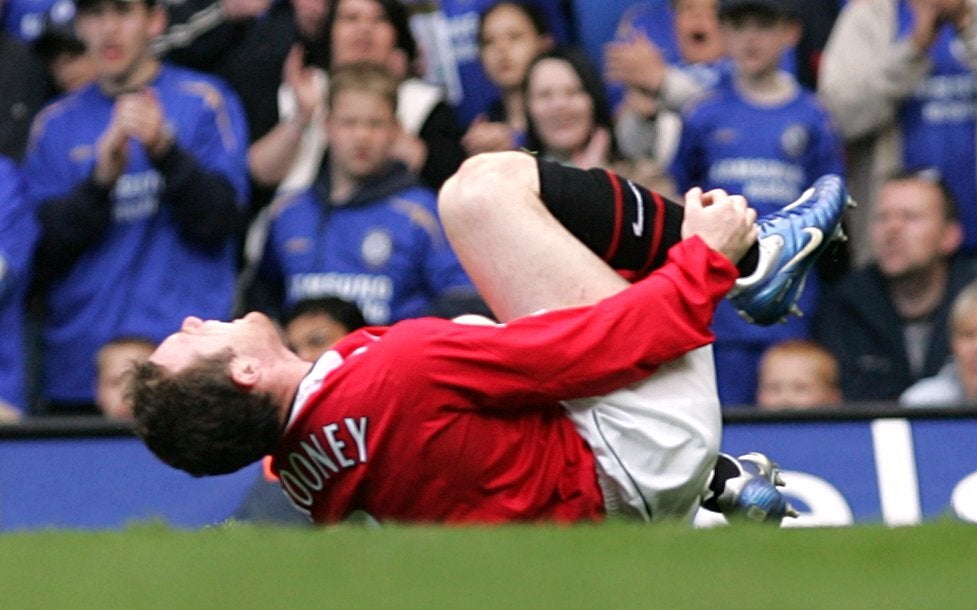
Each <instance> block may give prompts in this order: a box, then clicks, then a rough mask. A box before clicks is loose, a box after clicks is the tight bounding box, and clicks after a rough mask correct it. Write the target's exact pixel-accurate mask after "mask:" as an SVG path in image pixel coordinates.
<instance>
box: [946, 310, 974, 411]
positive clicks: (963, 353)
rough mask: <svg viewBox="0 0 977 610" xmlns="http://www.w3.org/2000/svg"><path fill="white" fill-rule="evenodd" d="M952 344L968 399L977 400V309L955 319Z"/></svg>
mask: <svg viewBox="0 0 977 610" xmlns="http://www.w3.org/2000/svg"><path fill="white" fill-rule="evenodd" d="M950 344H951V348H952V350H953V359H954V361H955V362H956V364H957V371H958V372H959V374H960V380H961V381H962V382H963V387H964V394H965V395H966V398H967V401H968V402H977V310H974V309H971V310H970V311H968V312H967V315H964V316H963V317H962V318H961V319H959V320H956V321H955V323H954V327H953V332H952V333H951V337H950Z"/></svg>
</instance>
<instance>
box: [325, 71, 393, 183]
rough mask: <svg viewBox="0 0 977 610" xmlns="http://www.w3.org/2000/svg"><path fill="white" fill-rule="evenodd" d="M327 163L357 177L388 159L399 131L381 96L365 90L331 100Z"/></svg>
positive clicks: (327, 127) (369, 172) (361, 176)
mask: <svg viewBox="0 0 977 610" xmlns="http://www.w3.org/2000/svg"><path fill="white" fill-rule="evenodd" d="M326 130H327V132H328V135H329V163H330V164H331V166H332V168H333V169H334V170H338V171H339V172H340V173H342V174H343V175H345V176H347V177H349V178H352V179H353V180H360V179H362V178H365V177H367V176H369V175H371V174H374V173H376V171H377V170H379V169H380V168H381V167H383V165H384V164H385V163H386V162H387V160H388V159H390V151H391V149H392V147H393V145H394V142H395V141H396V139H397V136H398V134H399V133H400V130H399V127H398V124H397V119H396V117H395V116H394V109H393V108H392V107H391V105H390V102H389V101H387V100H385V99H383V97H381V96H379V95H377V94H375V93H370V92H366V91H355V90H348V91H343V92H341V93H340V94H339V95H337V96H335V98H334V99H333V103H332V106H331V107H330V108H329V114H328V116H327V118H326Z"/></svg>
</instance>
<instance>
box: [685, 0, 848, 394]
mask: <svg viewBox="0 0 977 610" xmlns="http://www.w3.org/2000/svg"><path fill="white" fill-rule="evenodd" d="M719 16H720V21H721V28H722V32H723V36H724V38H725V41H726V50H727V53H728V55H729V57H730V58H731V60H732V61H733V64H734V67H733V70H734V73H733V75H732V78H730V79H729V81H728V83H724V84H721V85H720V86H718V87H717V88H716V89H714V90H713V91H712V92H711V93H709V94H707V95H706V96H705V97H703V98H701V99H700V100H698V101H697V102H696V103H694V104H692V105H690V107H689V108H687V109H686V111H685V112H684V113H683V129H682V137H681V139H680V142H679V147H678V151H677V152H676V156H675V159H674V162H673V164H672V176H673V178H674V179H675V182H676V185H677V187H678V189H679V191H680V192H685V191H686V190H688V189H689V188H691V187H692V186H701V187H703V188H705V189H712V188H720V189H724V190H726V191H727V192H730V193H742V194H743V195H744V196H746V198H747V199H748V200H749V202H750V205H751V206H752V207H754V208H756V210H757V212H758V213H759V214H761V215H763V214H769V213H771V212H774V211H776V210H777V209H780V208H782V207H783V205H784V204H783V202H785V201H793V200H795V199H797V198H799V197H801V195H802V193H803V192H804V189H805V188H806V187H807V185H808V184H810V183H811V182H813V181H814V179H816V178H817V177H818V176H820V175H822V174H831V173H833V174H840V173H841V172H842V156H841V148H840V144H839V142H838V139H837V137H836V135H835V133H834V130H833V128H832V126H831V124H830V120H829V117H828V115H827V113H826V112H825V111H824V110H823V109H822V108H821V106H820V105H819V104H818V102H817V100H816V99H815V97H814V95H813V94H812V93H810V92H808V91H806V90H805V89H804V88H803V87H802V86H801V85H800V84H799V83H798V81H797V79H796V78H795V77H794V76H793V75H791V74H790V73H788V72H786V71H784V70H783V69H781V67H780V62H781V56H782V55H783V53H784V51H786V50H787V49H789V48H791V47H793V46H794V45H796V44H797V41H798V40H799V38H800V35H801V24H800V22H799V20H798V12H797V7H796V5H794V4H793V2H792V1H790V0H721V2H720V3H719ZM812 280H815V278H813V277H810V278H808V286H807V290H806V293H805V295H804V297H803V298H802V300H801V309H803V310H804V311H807V312H810V311H812V310H813V305H814V301H815V299H816V294H817V290H818V288H817V286H816V285H815V284H816V282H815V281H812ZM712 328H713V332H715V334H716V343H715V353H716V365H717V366H716V370H717V373H718V377H719V394H720V398H721V400H722V402H723V404H725V405H736V404H750V403H752V402H753V400H754V397H755V395H756V385H755V383H756V381H755V380H756V378H757V376H756V373H757V368H756V367H757V364H758V362H759V358H760V355H761V354H762V352H763V350H764V349H765V348H766V347H767V346H769V345H771V344H773V343H776V342H779V341H782V340H784V339H788V338H803V337H808V336H809V325H808V323H807V322H806V321H805V320H804V319H792V320H790V321H789V322H788V323H787V324H781V325H776V326H771V327H760V326H756V325H752V324H749V323H747V322H745V321H744V320H742V319H740V318H739V317H738V316H737V315H736V313H735V311H734V309H733V308H732V307H731V306H730V305H729V304H728V303H723V304H721V305H720V307H719V308H718V309H717V311H716V317H715V320H714V322H713V327H712Z"/></svg>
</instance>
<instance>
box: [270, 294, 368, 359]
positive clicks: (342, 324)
mask: <svg viewBox="0 0 977 610" xmlns="http://www.w3.org/2000/svg"><path fill="white" fill-rule="evenodd" d="M363 326H366V320H364V319H363V313H362V312H360V309H359V307H357V306H356V305H355V304H353V303H350V302H349V301H345V300H343V299H340V298H337V297H322V298H316V299H306V300H304V301H299V302H298V303H296V304H295V307H293V308H291V309H290V310H288V312H286V314H285V316H284V317H283V318H282V327H283V330H284V332H285V342H286V343H287V344H288V347H289V348H290V349H291V350H292V351H293V352H295V353H296V354H298V356H299V358H301V359H302V360H306V361H308V362H315V361H316V360H318V359H319V356H321V355H322V354H324V353H326V350H328V349H329V348H330V347H332V346H333V344H334V343H336V341H339V340H340V339H342V338H343V337H345V336H346V335H348V334H349V333H351V332H353V331H354V330H356V329H358V328H362V327H363Z"/></svg>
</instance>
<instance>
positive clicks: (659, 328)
mask: <svg viewBox="0 0 977 610" xmlns="http://www.w3.org/2000/svg"><path fill="white" fill-rule="evenodd" d="M736 277H737V272H736V269H735V267H734V266H733V265H732V263H731V262H730V261H729V259H727V258H726V257H725V256H724V255H722V254H720V253H719V252H718V251H716V250H713V249H711V248H709V247H708V246H706V244H705V242H703V241H702V240H701V238H698V237H695V238H692V239H688V240H685V241H683V242H682V243H681V244H679V245H678V246H676V247H675V248H673V249H672V252H671V253H670V255H669V261H668V262H667V263H666V264H665V266H663V267H662V268H661V269H659V270H658V271H656V272H655V273H653V274H651V275H650V276H648V277H647V278H646V279H644V280H642V281H640V282H638V283H637V284H634V285H633V286H631V287H630V288H628V289H626V290H624V291H623V292H620V293H618V294H616V295H614V296H611V297H609V298H607V299H605V300H603V301H601V302H599V303H598V304H596V305H593V306H587V307H578V308H570V309H562V310H556V311H551V312H544V313H541V314H538V315H531V316H525V317H522V318H517V319H515V320H512V321H510V322H508V323H507V324H505V325H499V326H469V325H464V324H458V323H447V322H446V323H444V324H443V325H442V326H441V327H439V328H437V329H436V331H433V330H431V331H426V330H425V331H423V332H418V331H419V330H420V329H419V328H418V327H415V326H413V325H412V324H410V323H408V324H404V325H398V326H395V327H393V328H392V329H391V330H390V332H388V334H387V336H385V337H384V343H387V344H388V346H390V347H392V348H393V349H395V350H397V351H398V352H402V353H401V354H400V356H396V355H395V356H394V357H395V358H401V361H403V362H411V367H410V368H411V369H412V370H415V371H420V374H421V375H423V377H424V378H425V379H426V380H427V382H428V383H431V384H433V386H434V387H436V388H437V389H438V390H439V391H447V392H449V393H453V394H455V395H456V396H459V397H460V398H459V404H472V405H478V406H484V407H494V408H513V407H524V406H527V405H533V404H539V403H542V402H552V401H553V400H563V399H570V398H578V397H583V396H592V395H599V394H603V393H606V392H609V391H611V390H613V389H616V388H619V387H622V386H624V385H627V384H629V383H632V382H634V381H637V380H639V379H643V378H645V377H647V376H648V375H649V374H651V373H652V372H653V371H654V370H655V369H656V368H657V367H658V366H659V365H661V364H662V363H664V362H668V361H670V360H673V359H675V358H677V357H679V356H681V355H683V354H685V353H686V352H688V351H690V350H692V349H695V348H697V347H701V346H702V345H705V344H708V343H709V342H711V341H712V334H711V332H710V330H709V324H710V322H711V320H712V315H713V311H714V309H715V307H716V304H717V303H718V302H719V300H720V299H722V298H723V296H724V295H725V293H726V291H727V290H728V289H729V288H730V287H731V286H732V283H733V281H734V280H735V278H736ZM412 329H413V330H412ZM398 337H399V339H398ZM393 342H396V343H393ZM391 343H392V345H391Z"/></svg>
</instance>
